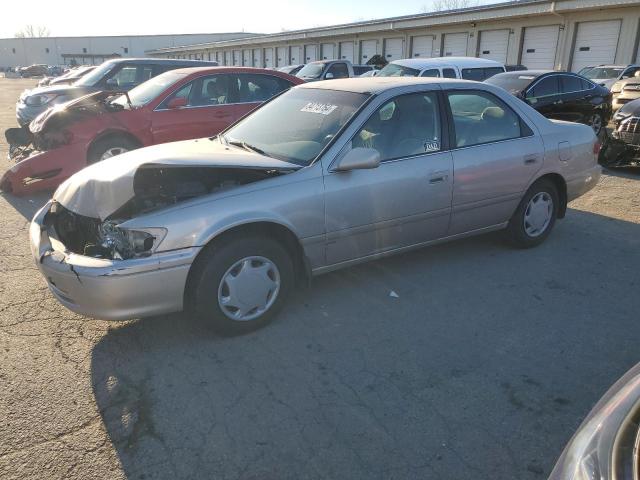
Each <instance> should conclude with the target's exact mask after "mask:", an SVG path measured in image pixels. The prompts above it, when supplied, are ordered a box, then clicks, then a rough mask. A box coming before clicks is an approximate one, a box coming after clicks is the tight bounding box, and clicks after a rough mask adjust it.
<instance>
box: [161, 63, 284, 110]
mask: <svg viewBox="0 0 640 480" xmlns="http://www.w3.org/2000/svg"><path fill="white" fill-rule="evenodd" d="M228 74H233V75H236V76H239V75H243V74H244V75H262V76H265V77H274V78H278V79H281V80H284V81H285V82H288V81H289V80H287V79H286V78H282V77H281V76H279V75H271V74H270V73H262V72H256V73H252V72H217V73H203V74H202V75H198V76H197V77H194V78H192V79H191V80H188V81H186V82H185V83H184V84H182V85H180V86H177V87H175V88H174V89H173V90H172V91H171V92H170V93H169V94H167V95H166V96H165V97H164V98H163V99H162V100H161V101H160V102H158V104H157V105H156V106H155V108H154V109H153V110H152V111H153V112H166V111H174V110H176V109H175V108H160V106H161V105H163V104H164V103H165V102H166V101H167V99H168V98H169V97H171V96H172V95H173V94H175V93H177V92H178V90H179V89H181V88H184V87H185V86H186V85H187V84H189V83H191V82H195V81H196V80H198V79H200V78H202V77H209V76H214V75H228ZM295 86H296V84H294V83H292V84H291V86H290V87H289V88H287V89H285V90H282V92H279V93H277V94H276V95H274V96H273V97H271V98H268V99H267V100H265V101H264V102H234V103H222V104H217V105H192V106H186V107H180V108H178V109H177V110H188V109H191V108H211V107H227V106H230V105H262V104H264V103H267V102H270V101H271V100H273V99H274V98H276V97H278V96H279V95H280V94H281V93H283V92H286V91H288V90H290V89H291V88H293V87H295ZM156 98H157V97H156ZM234 123H235V122H234Z"/></svg>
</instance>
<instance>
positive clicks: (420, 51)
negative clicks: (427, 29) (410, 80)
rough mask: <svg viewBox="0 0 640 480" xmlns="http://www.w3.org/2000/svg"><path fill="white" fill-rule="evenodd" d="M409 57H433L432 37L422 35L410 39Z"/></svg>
mask: <svg viewBox="0 0 640 480" xmlns="http://www.w3.org/2000/svg"><path fill="white" fill-rule="evenodd" d="M411 56H412V57H414V58H431V57H433V37H432V36H431V35H422V36H419V37H413V38H412V39H411Z"/></svg>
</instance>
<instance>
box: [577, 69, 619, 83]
mask: <svg viewBox="0 0 640 480" xmlns="http://www.w3.org/2000/svg"><path fill="white" fill-rule="evenodd" d="M623 70H624V68H620V67H594V68H592V69H591V70H587V71H586V72H584V73H582V76H583V77H587V78H588V79H589V80H593V79H594V78H597V79H605V78H618V77H619V76H620V75H622V71H623Z"/></svg>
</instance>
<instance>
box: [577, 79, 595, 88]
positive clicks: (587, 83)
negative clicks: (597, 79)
mask: <svg viewBox="0 0 640 480" xmlns="http://www.w3.org/2000/svg"><path fill="white" fill-rule="evenodd" d="M580 84H581V85H582V90H591V89H592V88H593V87H595V85H594V84H593V83H591V82H590V81H589V80H587V79H586V78H581V79H580Z"/></svg>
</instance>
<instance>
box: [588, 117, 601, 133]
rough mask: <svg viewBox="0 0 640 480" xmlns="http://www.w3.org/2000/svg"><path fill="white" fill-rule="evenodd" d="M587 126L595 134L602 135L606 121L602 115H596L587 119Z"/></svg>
mask: <svg viewBox="0 0 640 480" xmlns="http://www.w3.org/2000/svg"><path fill="white" fill-rule="evenodd" d="M587 125H589V126H590V127H591V128H592V129H593V133H595V134H596V135H600V132H602V129H603V127H604V119H603V118H602V115H601V114H600V113H597V112H596V113H594V114H592V115H591V116H590V117H589V118H588V119H587Z"/></svg>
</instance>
